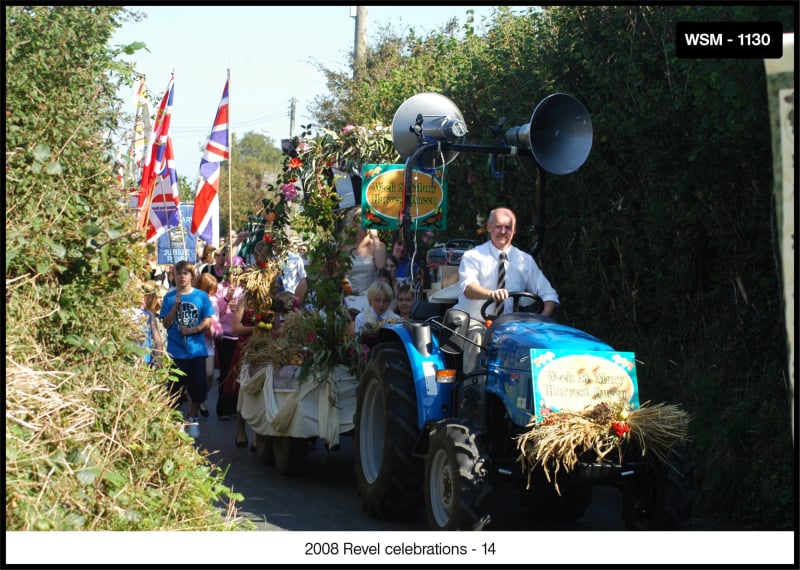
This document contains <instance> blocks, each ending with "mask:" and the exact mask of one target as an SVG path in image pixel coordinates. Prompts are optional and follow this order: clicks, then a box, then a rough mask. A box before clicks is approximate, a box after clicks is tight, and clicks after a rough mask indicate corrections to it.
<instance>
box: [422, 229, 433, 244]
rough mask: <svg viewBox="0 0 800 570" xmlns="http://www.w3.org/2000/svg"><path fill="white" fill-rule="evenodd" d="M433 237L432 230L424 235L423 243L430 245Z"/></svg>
mask: <svg viewBox="0 0 800 570" xmlns="http://www.w3.org/2000/svg"><path fill="white" fill-rule="evenodd" d="M432 237H433V232H432V231H431V230H428V231H427V232H425V233H424V234H422V243H428V242H429V241H431V238H432Z"/></svg>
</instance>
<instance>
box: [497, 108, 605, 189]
mask: <svg viewBox="0 0 800 570" xmlns="http://www.w3.org/2000/svg"><path fill="white" fill-rule="evenodd" d="M592 136H593V130H592V120H591V118H590V117H589V112H588V111H587V110H586V107H584V106H583V104H582V103H581V102H580V101H578V100H577V99H576V98H575V97H573V96H572V95H567V94H566V93H554V94H552V95H548V96H547V97H545V98H544V99H542V101H540V102H539V104H538V105H537V106H536V108H535V109H534V110H533V114H532V115H531V120H530V122H529V123H528V124H527V125H520V126H518V127H512V128H510V129H508V130H507V131H506V133H505V139H506V141H507V142H508V144H510V145H513V146H525V147H528V148H529V149H530V151H531V153H532V154H533V158H534V160H536V163H537V164H539V166H541V167H542V168H544V169H545V170H546V171H547V172H550V173H551V174H569V173H571V172H574V171H576V170H577V169H578V168H580V167H581V165H582V164H583V163H584V162H585V161H586V159H587V157H588V156H589V152H590V151H591V149H592Z"/></svg>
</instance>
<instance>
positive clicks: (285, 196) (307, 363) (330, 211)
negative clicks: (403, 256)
mask: <svg viewBox="0 0 800 570" xmlns="http://www.w3.org/2000/svg"><path fill="white" fill-rule="evenodd" d="M301 129H302V132H301V134H300V136H296V137H294V138H293V139H292V140H291V141H288V143H287V144H286V145H285V146H284V147H283V150H284V153H285V156H284V163H283V171H282V172H281V173H280V174H279V175H278V178H277V180H276V181H275V183H274V184H271V185H269V186H268V187H267V198H266V200H267V202H268V210H269V211H271V212H274V213H275V214H276V218H275V219H274V220H270V221H268V222H267V225H266V227H265V230H264V231H265V233H264V240H265V241H269V240H270V239H271V240H272V241H271V242H270V243H272V244H274V246H275V247H276V249H277V250H278V251H287V250H288V238H287V236H286V231H285V229H286V228H288V227H292V228H293V229H294V230H296V231H298V232H299V233H301V234H306V235H307V236H308V238H307V241H308V245H309V250H308V259H309V265H308V266H307V267H306V272H307V280H308V284H309V295H308V299H310V300H312V303H313V310H310V311H305V310H302V309H301V310H299V311H298V312H297V313H290V314H289V315H287V320H286V321H285V322H284V324H283V326H282V327H281V328H280V329H279V330H280V331H282V332H281V334H279V335H278V336H279V337H283V336H284V333H286V332H287V326H288V325H289V321H290V319H289V317H290V316H291V317H292V319H291V320H292V321H294V320H295V319H297V320H299V321H300V322H299V323H297V326H295V327H294V329H296V330H294V331H293V332H291V334H288V335H287V336H289V337H291V340H289V339H286V340H285V341H284V340H281V341H280V342H279V344H278V345H276V344H275V342H272V343H270V344H269V346H270V347H271V348H269V351H267V352H269V354H272V356H266V353H265V355H264V356H262V357H261V358H273V359H276V358H278V359H279V360H280V359H283V358H284V357H283V356H281V357H280V358H279V357H278V356H276V355H277V354H278V353H280V354H290V353H291V354H292V355H293V356H292V357H293V358H295V360H298V359H299V358H300V357H301V356H302V360H303V368H302V370H301V373H300V376H299V379H300V380H303V379H305V378H307V377H308V376H309V374H310V371H311V370H313V371H314V375H313V377H314V378H321V377H324V376H325V375H326V372H329V371H332V370H333V368H334V367H337V366H341V365H344V366H347V367H348V369H349V370H350V371H351V372H353V373H355V372H356V371H358V370H359V369H360V367H361V365H362V363H363V358H364V354H365V351H366V347H364V346H363V345H361V344H359V343H358V341H357V339H355V338H354V337H352V335H350V336H348V333H347V331H348V326H349V325H350V324H351V321H350V316H349V314H348V313H347V310H346V308H345V306H344V296H345V295H349V294H352V293H353V291H352V287H350V284H349V283H348V282H347V280H346V275H347V272H348V271H349V269H350V267H351V264H352V260H351V258H350V256H349V254H348V253H346V252H345V251H343V250H342V248H341V247H340V246H339V244H338V240H339V239H340V236H339V227H340V225H341V221H340V219H339V218H340V216H341V212H340V211H339V201H340V197H339V195H338V193H337V192H336V188H335V183H334V179H333V175H332V172H331V168H332V167H335V168H338V169H340V170H343V171H346V172H352V171H356V172H360V170H361V165H362V164H368V163H374V164H379V163H394V162H397V161H398V160H399V155H398V153H397V151H396V150H395V149H394V144H393V142H392V136H391V131H390V130H387V129H383V127H382V126H381V125H373V126H372V127H362V126H355V125H348V127H346V128H345V129H343V130H342V131H341V132H338V133H337V132H334V131H330V130H327V129H316V128H315V131H312V129H311V125H307V126H302V125H301ZM300 155H302V159H301V158H300ZM301 192H302V196H303V200H302V202H303V204H302V206H303V208H302V213H298V210H299V208H297V207H296V204H295V201H296V200H298V197H299V196H300V193H301ZM268 236H269V237H268ZM262 270H263V269H262ZM276 270H277V266H276ZM295 314H296V315H298V316H296V317H295V316H294V315H295ZM288 330H289V331H291V330H292V326H288ZM255 336H256V335H254V338H255ZM249 342H250V343H252V342H253V339H251V340H250V341H249ZM258 342H261V343H262V344H263V345H264V347H266V346H267V341H265V340H264V341H262V340H259V341H258ZM284 342H285V343H286V346H284V347H283V348H281V349H280V350H278V351H277V352H276V350H277V349H275V346H283V345H282V344H280V343H284ZM290 347H291V348H290ZM300 347H302V349H303V350H302V351H300V350H299V348H300ZM270 351H271V352H270Z"/></svg>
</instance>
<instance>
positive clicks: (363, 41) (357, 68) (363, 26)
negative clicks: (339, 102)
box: [350, 6, 368, 81]
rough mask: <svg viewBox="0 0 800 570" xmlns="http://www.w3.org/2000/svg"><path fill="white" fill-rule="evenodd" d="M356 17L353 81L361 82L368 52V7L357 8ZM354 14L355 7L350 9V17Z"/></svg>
mask: <svg viewBox="0 0 800 570" xmlns="http://www.w3.org/2000/svg"><path fill="white" fill-rule="evenodd" d="M355 9H356V10H355V12H356V14H355V17H356V36H355V42H354V49H353V80H354V81H359V80H361V79H362V78H363V75H364V65H365V62H364V59H365V54H366V52H367V12H368V10H367V7H366V6H355ZM352 14H353V6H351V7H350V15H351V16H352Z"/></svg>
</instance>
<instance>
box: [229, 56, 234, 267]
mask: <svg viewBox="0 0 800 570" xmlns="http://www.w3.org/2000/svg"><path fill="white" fill-rule="evenodd" d="M231 131H232V129H231V68H230V67H229V68H228V265H229V266H230V267H233V244H232V243H231V242H230V239H231V235H232V234H233V206H232V202H233V192H232V190H231V176H232V170H233V169H232V168H231V166H232V164H233V146H231Z"/></svg>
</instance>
